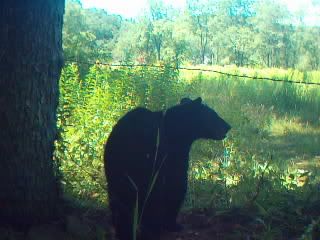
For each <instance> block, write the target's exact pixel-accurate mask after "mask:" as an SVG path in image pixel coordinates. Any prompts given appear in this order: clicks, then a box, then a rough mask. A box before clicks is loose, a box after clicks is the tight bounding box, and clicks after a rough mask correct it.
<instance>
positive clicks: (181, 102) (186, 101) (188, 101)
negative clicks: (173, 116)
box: [180, 98, 191, 104]
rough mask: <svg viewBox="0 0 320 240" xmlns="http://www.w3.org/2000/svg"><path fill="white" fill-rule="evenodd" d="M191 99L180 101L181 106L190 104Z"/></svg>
mask: <svg viewBox="0 0 320 240" xmlns="http://www.w3.org/2000/svg"><path fill="white" fill-rule="evenodd" d="M190 102H191V99H190V98H182V99H181V101H180V104H186V103H190Z"/></svg>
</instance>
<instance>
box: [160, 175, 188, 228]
mask: <svg viewBox="0 0 320 240" xmlns="http://www.w3.org/2000/svg"><path fill="white" fill-rule="evenodd" d="M187 184H188V178H187V173H185V174H184V173H180V174H177V175H174V174H173V175H172V176H168V178H167V180H166V197H165V209H166V211H165V217H164V228H165V229H166V230H167V231H170V232H179V231H181V230H182V228H183V227H182V226H181V225H180V224H177V221H176V220H177V216H178V213H179V210H180V208H181V205H182V203H183V200H184V198H185V195H186V192H187Z"/></svg>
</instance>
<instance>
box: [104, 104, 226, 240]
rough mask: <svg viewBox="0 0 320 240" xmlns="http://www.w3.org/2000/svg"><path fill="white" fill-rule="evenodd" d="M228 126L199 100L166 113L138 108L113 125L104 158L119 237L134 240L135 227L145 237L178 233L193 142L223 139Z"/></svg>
mask: <svg viewBox="0 0 320 240" xmlns="http://www.w3.org/2000/svg"><path fill="white" fill-rule="evenodd" d="M230 128H231V127H230V125H229V124H228V123H227V122H225V121H224V120H223V119H222V118H221V117H219V115H218V114H217V113H216V112H215V111H214V110H213V109H211V108H209V107H208V106H206V105H205V104H203V103H202V99H201V98H197V99H195V100H191V99H189V98H184V99H182V100H181V102H180V104H178V105H176V106H174V107H171V108H169V109H168V110H167V111H165V112H152V111H150V110H148V109H145V108H137V109H134V110H132V111H130V112H128V113H127V114H126V115H124V116H123V117H122V118H121V119H120V120H119V121H118V122H117V124H116V125H115V126H114V127H113V130H112V132H111V134H110V136H109V138H108V141H107V143H106V145H105V155H104V163H105V173H106V177H107V183H108V194H109V204H110V209H111V213H112V220H113V224H114V227H115V229H116V234H117V237H118V238H119V239H120V240H131V239H133V234H135V232H136V229H135V227H134V226H136V225H137V223H139V226H140V228H139V229H140V233H141V235H140V236H141V237H142V238H144V239H148V238H149V237H147V236H153V237H152V239H155V237H154V236H158V235H159V233H160V232H161V231H163V230H166V231H178V230H179V229H180V228H181V226H180V225H178V224H177V223H176V218H177V215H178V212H179V209H180V207H181V205H182V203H183V200H184V197H185V194H186V191H187V180H188V176H187V172H188V166H189V164H188V160H189V151H190V148H191V144H192V143H193V142H194V141H195V140H196V139H200V138H205V139H214V140H222V139H224V138H225V136H226V134H227V132H228V131H229V130H230ZM134 219H136V220H135V221H134ZM134 222H135V223H136V224H134Z"/></svg>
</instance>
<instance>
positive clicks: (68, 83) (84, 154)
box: [56, 65, 320, 239]
mask: <svg viewBox="0 0 320 240" xmlns="http://www.w3.org/2000/svg"><path fill="white" fill-rule="evenodd" d="M214 68H215V69H217V70H220V71H223V72H230V73H238V74H246V75H250V76H258V77H272V78H277V79H285V80H298V81H302V82H320V80H319V79H320V72H319V71H318V72H311V73H303V72H299V71H297V70H283V69H245V68H235V67H226V68H222V67H214ZM60 87H61V98H60V106H59V126H58V127H59V129H60V136H61V137H60V139H59V141H58V142H57V151H56V159H57V160H58V162H59V164H60V169H61V170H62V173H63V176H64V179H63V184H64V189H65V192H66V193H67V194H69V195H73V196H75V197H76V198H78V199H83V200H86V201H88V200H89V201H92V202H96V203H97V204H103V205H105V204H106V200H107V195H106V193H105V179H104V174H103V161H102V154H103V144H104V142H105V141H106V139H107V136H108V134H109V133H110V131H111V129H112V126H113V125H114V124H115V122H116V121H117V119H118V118H119V117H120V116H121V115H123V114H124V113H125V112H127V111H128V110H130V109H132V108H134V107H136V106H145V107H148V108H151V109H153V110H160V109H164V108H167V107H170V106H172V105H174V104H176V103H178V102H179V99H181V97H184V96H188V97H192V98H195V97H198V96H201V97H202V98H203V99H204V101H205V102H206V103H207V104H208V105H209V106H211V107H213V108H214V109H215V110H216V111H217V112H218V113H219V115H221V116H222V117H223V118H224V119H225V120H227V121H228V122H229V123H230V124H231V126H232V130H231V131H230V133H229V134H228V138H227V139H225V140H224V141H219V142H215V141H205V140H201V141H198V142H196V143H195V144H194V145H193V147H192V150H191V153H190V158H191V161H190V173H189V191H188V194H187V197H186V201H185V205H184V210H185V211H188V210H194V209H207V210H209V209H214V210H215V211H221V210H226V209H232V208H234V207H248V206H250V207H251V208H254V209H255V214H256V215H257V217H258V218H261V219H262V221H263V222H264V223H265V224H266V228H265V229H264V232H262V233H261V236H263V234H264V235H266V236H267V235H268V234H270V233H273V232H276V233H279V232H286V233H287V235H288V236H289V235H290V236H296V235H297V234H302V233H303V231H304V230H305V229H306V231H307V227H308V224H309V223H310V219H311V217H309V216H305V215H303V214H299V212H301V211H302V210H301V209H304V208H305V207H306V206H310V205H312V204H313V202H314V201H318V200H319V199H320V193H319V191H318V190H317V189H318V185H317V184H318V182H319V180H320V179H319V176H320V174H319V160H320V147H319V146H320V87H319V86H307V85H302V84H291V83H285V82H270V81H264V80H252V79H245V78H237V77H227V76H224V75H219V74H213V73H207V72H205V73H204V72H202V73H199V72H197V71H194V72H193V71H182V72H180V73H178V72H175V71H173V70H172V69H170V68H164V69H162V70H161V71H159V70H157V69H146V68H137V69H115V70H112V69H109V68H105V67H99V66H94V67H92V68H91V70H90V73H89V75H88V76H87V77H86V78H85V79H79V74H78V70H77V67H76V66H74V65H71V66H68V67H67V68H65V69H64V71H63V74H62V77H61V86H60ZM288 216H291V218H292V219H291V220H290V221H291V222H290V224H291V225H293V226H299V227H296V229H291V228H289V227H288V226H286V225H285V224H284V222H285V221H286V217H288ZM279 221H280V223H281V224H280V223H279ZM281 221H282V222H281ZM301 224H302V225H301ZM309 226H310V225H309ZM304 227H305V228H304ZM257 239H263V238H257Z"/></svg>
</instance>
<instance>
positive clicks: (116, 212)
mask: <svg viewBox="0 0 320 240" xmlns="http://www.w3.org/2000/svg"><path fill="white" fill-rule="evenodd" d="M111 211H112V220H113V225H114V227H115V230H116V236H117V238H118V239H119V240H131V239H133V208H132V207H130V206H129V205H126V204H124V203H122V204H121V203H120V202H113V204H112V208H111Z"/></svg>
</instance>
